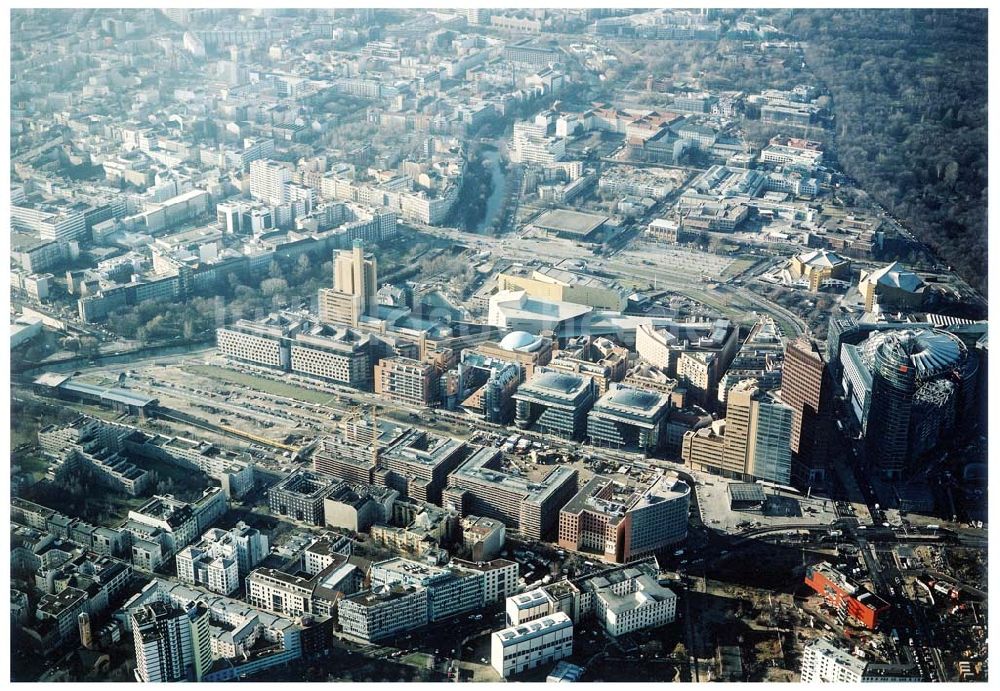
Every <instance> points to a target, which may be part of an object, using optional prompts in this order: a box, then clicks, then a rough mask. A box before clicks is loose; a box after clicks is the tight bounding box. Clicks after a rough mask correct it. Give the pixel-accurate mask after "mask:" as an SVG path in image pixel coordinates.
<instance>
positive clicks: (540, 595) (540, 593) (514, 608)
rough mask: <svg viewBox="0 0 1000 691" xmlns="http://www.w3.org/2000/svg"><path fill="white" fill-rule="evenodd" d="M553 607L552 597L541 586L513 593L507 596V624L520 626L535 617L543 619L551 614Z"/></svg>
mask: <svg viewBox="0 0 1000 691" xmlns="http://www.w3.org/2000/svg"><path fill="white" fill-rule="evenodd" d="M552 608H553V600H552V598H551V597H550V596H549V594H548V593H547V592H545V591H544V590H542V589H541V588H535V589H534V590H529V591H528V592H526V593H520V594H518V595H512V596H511V597H508V598H507V604H506V607H505V608H504V609H505V611H506V612H507V625H508V626H518V625H520V624H526V623H528V622H529V621H534V620H535V619H541V618H542V617H544V616H546V615H548V614H550V613H551V612H552Z"/></svg>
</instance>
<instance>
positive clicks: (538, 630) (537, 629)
mask: <svg viewBox="0 0 1000 691" xmlns="http://www.w3.org/2000/svg"><path fill="white" fill-rule="evenodd" d="M567 627H568V628H573V622H572V620H570V618H569V617H568V616H566V613H565V612H556V613H555V614H553V615H551V616H548V617H542V618H541V619H536V620H535V621H529V622H528V623H526V624H519V625H517V626H511V627H510V628H506V629H502V630H500V631H496V632H494V634H493V636H494V637H495V638H499V639H500V641H501V643H502V644H503V646H504V647H506V646H509V645H515V644H517V643H520V642H522V641H524V640H528V639H531V638H537V637H538V636H545V635H547V634H549V633H552V632H554V631H558V630H559V629H564V628H567Z"/></svg>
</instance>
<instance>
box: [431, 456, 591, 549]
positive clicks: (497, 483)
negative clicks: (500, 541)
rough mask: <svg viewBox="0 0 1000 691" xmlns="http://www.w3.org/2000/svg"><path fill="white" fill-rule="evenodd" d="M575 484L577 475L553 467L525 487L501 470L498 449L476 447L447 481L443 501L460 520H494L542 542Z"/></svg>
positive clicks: (519, 479) (520, 479)
mask: <svg viewBox="0 0 1000 691" xmlns="http://www.w3.org/2000/svg"><path fill="white" fill-rule="evenodd" d="M576 481H577V472H576V470H573V469H572V468H565V467H557V468H554V469H553V470H552V471H551V472H550V473H549V474H548V475H546V476H545V477H544V478H543V479H542V480H540V481H537V482H529V481H528V480H527V478H524V477H522V476H520V475H514V474H512V473H510V472H509V471H507V470H505V469H504V463H503V456H502V454H501V453H500V452H499V451H498V450H496V449H490V448H480V449H478V450H476V452H475V453H473V454H472V455H471V456H470V457H469V459H468V460H466V461H465V462H464V463H463V464H462V465H461V466H459V467H458V469H457V470H455V472H453V473H452V474H451V475H450V476H449V477H448V488H447V489H446V490H445V491H444V495H443V501H444V502H445V506H449V505H450V506H452V507H453V508H454V509H455V510H457V511H459V513H460V514H461V515H462V516H468V515H470V514H473V515H476V516H486V517H488V518H495V519H497V520H500V521H503V522H504V524H505V525H506V526H508V527H510V528H514V529H516V530H517V531H518V532H519V533H521V534H522V535H524V537H526V538H527V539H529V540H541V539H543V537H544V536H545V535H547V534H549V533H550V531H551V530H552V529H553V528H554V527H555V526H556V523H557V522H558V518H559V509H560V508H562V506H563V505H564V504H565V503H566V502H567V501H569V499H570V497H572V496H573V494H575V493H576V488H577V484H576Z"/></svg>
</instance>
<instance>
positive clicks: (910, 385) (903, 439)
mask: <svg viewBox="0 0 1000 691" xmlns="http://www.w3.org/2000/svg"><path fill="white" fill-rule="evenodd" d="M916 345H917V341H916V339H915V338H912V337H910V335H909V334H907V333H904V334H902V335H901V336H897V334H890V336H889V337H887V338H886V339H885V341H884V342H883V343H882V344H881V347H879V348H876V349H875V353H874V367H873V371H872V394H871V408H870V410H871V412H870V413H869V414H868V429H867V430H866V431H865V441H866V445H867V450H868V458H869V460H871V461H872V462H873V463H875V465H877V466H878V468H879V470H880V471H881V472H882V473H883V474H884V475H885V476H887V477H890V478H896V477H900V476H902V474H903V469H904V468H905V466H906V461H907V457H908V454H907V451H908V450H909V431H910V414H911V412H912V410H913V395H914V394H915V393H916V391H917V368H916V367H914V366H913V363H912V362H911V359H910V352H911V351H913V350H915V349H916V348H915V346H916Z"/></svg>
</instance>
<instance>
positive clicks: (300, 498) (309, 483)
mask: <svg viewBox="0 0 1000 691" xmlns="http://www.w3.org/2000/svg"><path fill="white" fill-rule="evenodd" d="M333 488H334V483H333V482H332V481H331V480H329V479H328V478H325V477H322V476H320V475H317V474H315V473H311V472H309V471H306V470H299V471H296V472H294V473H292V474H291V475H289V476H288V477H287V478H285V479H284V480H282V481H281V482H279V483H278V484H276V485H274V486H273V487H272V488H271V489H269V490H268V492H267V497H268V505H269V506H270V508H271V511H273V512H274V513H276V514H278V515H279V516H289V517H291V518H294V519H295V520H297V521H302V522H304V523H310V524H312V525H323V516H324V502H325V500H326V497H327V495H328V494H329V493H330V492H331V491H332V490H333Z"/></svg>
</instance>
